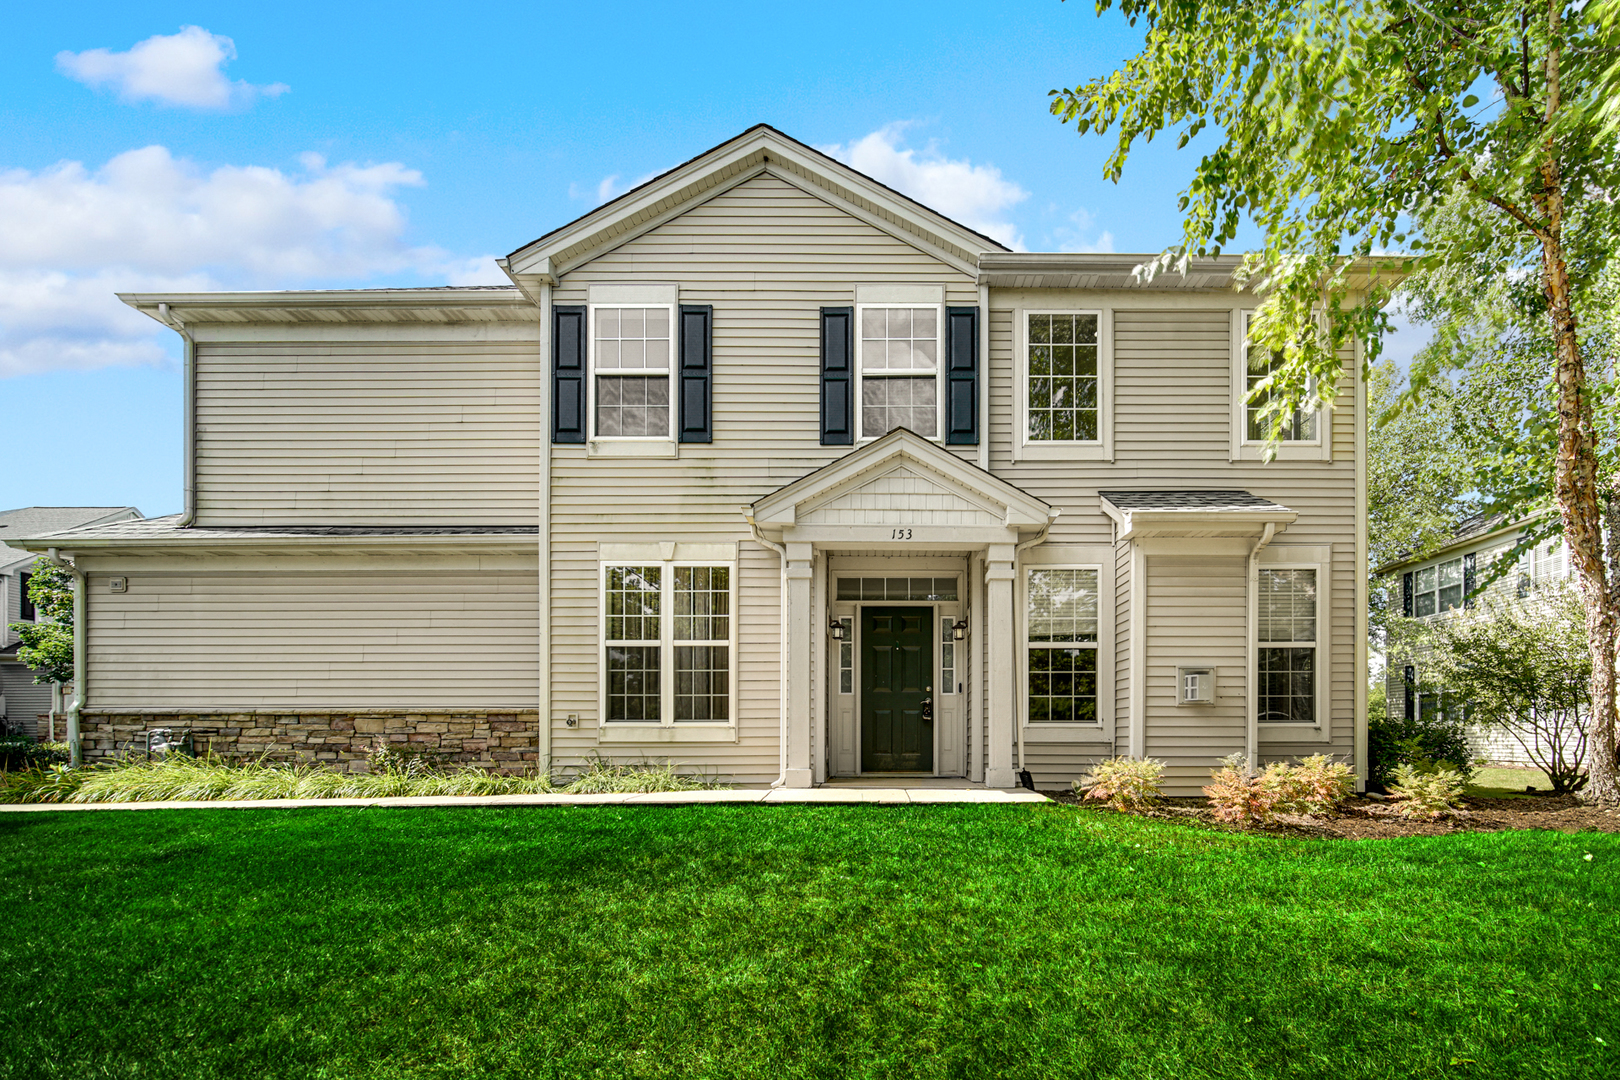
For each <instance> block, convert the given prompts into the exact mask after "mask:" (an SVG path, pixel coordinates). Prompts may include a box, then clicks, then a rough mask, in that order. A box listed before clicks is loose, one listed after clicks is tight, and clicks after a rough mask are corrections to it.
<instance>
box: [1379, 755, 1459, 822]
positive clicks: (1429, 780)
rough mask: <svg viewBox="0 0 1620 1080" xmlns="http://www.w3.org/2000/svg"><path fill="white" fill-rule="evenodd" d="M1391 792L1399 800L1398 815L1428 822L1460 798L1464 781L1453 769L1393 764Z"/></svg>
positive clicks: (1450, 809) (1446, 810)
mask: <svg viewBox="0 0 1620 1080" xmlns="http://www.w3.org/2000/svg"><path fill="white" fill-rule="evenodd" d="M1394 780H1395V782H1394V783H1393V784H1391V785H1390V789H1389V791H1390V794H1391V795H1393V796H1394V797H1395V798H1396V799H1398V800H1400V805H1399V807H1398V809H1399V810H1400V814H1401V817H1403V818H1406V819H1407V820H1408V821H1411V820H1414V819H1416V818H1427V819H1429V820H1430V821H1433V820H1436V819H1438V818H1442V817H1445V816H1447V815H1448V814H1451V813H1452V812H1453V811H1454V810H1456V809H1457V806H1458V804H1459V802H1461V800H1462V793H1463V784H1464V780H1463V778H1462V774H1461V773H1459V772H1457V771H1456V770H1455V769H1445V768H1436V769H1434V770H1432V771H1429V772H1425V771H1423V770H1421V769H1419V768H1418V767H1417V766H1415V765H1410V764H1403V765H1399V766H1396V769H1395V777H1394Z"/></svg>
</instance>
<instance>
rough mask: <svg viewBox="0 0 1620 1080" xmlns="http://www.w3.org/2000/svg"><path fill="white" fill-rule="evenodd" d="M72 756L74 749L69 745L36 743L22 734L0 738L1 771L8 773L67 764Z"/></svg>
mask: <svg viewBox="0 0 1620 1080" xmlns="http://www.w3.org/2000/svg"><path fill="white" fill-rule="evenodd" d="M72 756H73V747H71V746H69V745H68V744H67V743H58V742H46V743H42V742H35V741H34V740H33V739H31V738H29V737H28V736H27V735H20V734H15V735H5V736H0V770H4V771H6V772H14V771H16V770H18V769H42V768H44V767H45V766H47V765H60V764H65V763H66V762H68V761H69V760H71V759H72Z"/></svg>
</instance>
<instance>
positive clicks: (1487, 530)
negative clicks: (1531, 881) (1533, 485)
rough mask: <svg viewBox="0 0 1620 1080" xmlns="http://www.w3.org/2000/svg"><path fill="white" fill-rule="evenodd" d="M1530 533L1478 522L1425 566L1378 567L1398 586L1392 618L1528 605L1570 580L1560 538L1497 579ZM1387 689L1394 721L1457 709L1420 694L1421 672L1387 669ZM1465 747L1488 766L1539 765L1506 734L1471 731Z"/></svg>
mask: <svg viewBox="0 0 1620 1080" xmlns="http://www.w3.org/2000/svg"><path fill="white" fill-rule="evenodd" d="M1528 525H1529V521H1528V520H1526V519H1519V520H1508V519H1507V518H1506V517H1504V516H1503V515H1501V514H1476V515H1475V516H1473V517H1471V518H1468V519H1466V520H1465V521H1463V522H1462V523H1461V524H1460V525H1458V526H1457V529H1456V531H1455V532H1454V533H1453V535H1452V538H1451V540H1450V541H1449V542H1447V543H1446V544H1445V545H1444V546H1442V547H1440V548H1438V549H1436V550H1435V551H1433V552H1430V553H1429V554H1427V555H1425V556H1423V557H1422V558H1421V559H1403V560H1399V561H1396V562H1393V563H1390V564H1388V565H1386V566H1382V567H1379V568H1378V570H1377V573H1379V574H1381V575H1386V576H1389V577H1392V578H1396V579H1398V582H1399V587H1398V588H1396V589H1393V590H1391V599H1390V605H1391V612H1392V613H1394V614H1399V615H1402V616H1404V617H1406V618H1416V619H1424V620H1433V619H1444V618H1446V617H1447V616H1448V615H1449V614H1450V613H1451V612H1453V611H1458V610H1463V609H1466V608H1472V607H1473V606H1474V605H1475V604H1477V603H1480V602H1481V601H1488V599H1490V598H1492V597H1496V598H1504V599H1509V598H1523V597H1526V596H1529V595H1530V594H1531V593H1532V592H1533V591H1534V590H1535V589H1537V588H1539V587H1541V586H1543V585H1547V584H1551V583H1555V582H1560V581H1563V580H1565V579H1567V578H1568V577H1569V570H1570V568H1569V560H1568V558H1567V557H1566V552H1565V549H1564V542H1563V541H1562V540H1561V539H1557V538H1554V539H1552V540H1548V541H1545V542H1543V543H1541V544H1538V545H1536V546H1535V547H1534V548H1531V549H1530V550H1528V551H1525V552H1522V553H1521V554H1519V555H1518V556H1517V557H1516V558H1515V561H1514V564H1513V565H1512V566H1511V567H1509V568H1508V569H1506V570H1505V571H1504V572H1503V573H1501V574H1493V573H1492V571H1493V570H1494V569H1495V567H1496V565H1497V562H1498V560H1500V559H1502V558H1505V557H1508V556H1510V555H1512V553H1513V551H1514V549H1515V548H1517V547H1518V546H1519V543H1520V542H1521V541H1522V540H1523V539H1524V537H1525V529H1526V528H1527V527H1528ZM1384 688H1385V692H1386V701H1387V703H1388V715H1390V716H1392V717H1406V718H1408V719H1412V718H1416V717H1419V716H1433V715H1436V714H1440V713H1443V712H1444V711H1445V710H1446V709H1447V708H1450V707H1454V706H1453V703H1452V702H1451V700H1450V696H1449V695H1447V694H1446V693H1444V692H1443V691H1438V690H1434V689H1432V688H1425V687H1424V686H1423V673H1422V672H1421V671H1420V670H1419V668H1418V665H1417V664H1412V663H1392V664H1389V665H1387V666H1386V667H1385V671H1384ZM1467 740H1468V747H1469V750H1470V751H1471V752H1472V753H1473V754H1474V755H1475V756H1476V757H1480V758H1484V759H1485V760H1487V761H1491V762H1496V763H1499V764H1503V765H1531V764H1534V763H1533V762H1532V761H1531V760H1530V756H1529V755H1528V754H1527V753H1526V752H1525V750H1524V747H1523V745H1522V744H1521V743H1520V742H1519V741H1518V740H1517V739H1515V738H1514V737H1513V735H1512V734H1510V733H1509V732H1508V731H1507V730H1506V729H1504V728H1501V727H1495V726H1492V727H1484V726H1473V727H1470V728H1469V729H1468V731H1467Z"/></svg>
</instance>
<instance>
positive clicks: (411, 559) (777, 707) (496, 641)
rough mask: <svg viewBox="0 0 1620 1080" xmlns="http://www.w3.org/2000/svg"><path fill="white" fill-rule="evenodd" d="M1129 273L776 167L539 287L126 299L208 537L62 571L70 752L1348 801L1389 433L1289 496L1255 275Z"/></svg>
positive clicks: (674, 199)
mask: <svg viewBox="0 0 1620 1080" xmlns="http://www.w3.org/2000/svg"><path fill="white" fill-rule="evenodd" d="M1141 261H1142V259H1141V257H1137V256H1128V255H1108V254H1102V255H1099V254H1067V253H1040V254H1032V253H1024V252H1013V251H1009V250H1007V249H1006V248H1005V247H1003V246H1002V245H1001V244H999V243H997V242H996V241H994V240H992V239H990V238H988V237H985V236H982V235H980V234H978V233H976V232H974V231H973V230H971V229H968V228H966V227H964V226H962V225H960V224H958V223H956V222H954V221H952V220H950V219H948V218H947V217H945V216H943V215H941V214H939V213H937V212H935V211H933V210H931V209H929V208H928V207H925V206H922V205H920V204H918V203H916V202H914V201H912V200H911V199H909V198H906V197H905V196H903V195H900V194H898V193H897V192H894V191H892V190H890V189H888V188H886V187H884V186H883V185H882V184H880V183H878V182H876V181H874V180H872V179H871V178H870V177H867V176H864V175H862V174H860V173H858V172H856V171H854V170H853V169H851V168H849V167H848V166H846V165H843V164H841V163H840V162H838V161H835V160H833V159H832V158H830V157H827V156H825V155H823V154H821V153H819V152H817V151H815V150H813V149H811V148H810V147H808V146H805V145H804V144H802V143H799V142H796V141H795V140H793V139H791V138H788V137H787V136H785V135H783V134H781V133H780V132H778V131H776V130H774V129H772V128H770V127H765V126H760V127H755V128H753V129H751V130H749V131H746V132H744V133H743V134H741V135H739V136H737V137H736V138H734V139H731V140H730V141H728V142H726V143H723V144H721V145H720V146H717V147H715V148H714V149H712V150H709V151H707V152H706V153H704V154H702V155H700V156H698V157H696V158H694V159H692V160H691V161H689V162H687V163H685V164H683V165H681V166H679V167H677V168H675V169H673V170H671V171H669V172H667V173H665V174H663V175H661V176H659V177H657V178H655V179H653V180H651V181H648V182H647V183H645V184H643V185H642V186H640V187H638V188H636V189H635V190H633V191H631V192H629V193H627V194H625V195H623V196H621V197H619V198H617V199H615V200H613V201H612V202H609V203H607V204H605V205H603V206H601V207H599V208H597V209H596V210H593V211H592V212H590V213H588V214H586V215H585V216H583V217H581V218H579V219H578V220H576V221H573V222H570V223H568V224H567V225H564V226H562V227H560V228H558V229H555V230H554V231H552V232H549V233H547V234H546V235H544V236H542V237H540V238H539V239H537V240H535V241H533V242H532V243H528V244H525V245H524V246H522V247H519V248H518V249H517V250H516V251H514V252H513V253H512V254H511V255H510V256H508V257H507V258H506V259H505V260H503V261H502V265H503V267H504V269H505V271H506V272H507V274H508V275H509V276H510V278H511V281H512V284H511V286H510V287H487V288H438V289H380V290H361V291H343V292H280V293H277V292H266V293H173V294H140V295H128V296H125V297H124V300H125V301H126V302H127V303H128V304H130V305H131V306H132V307H134V308H136V309H137V310H139V311H142V312H144V313H146V314H148V315H150V316H151V317H152V318H154V319H156V320H158V321H160V322H162V323H163V324H164V325H166V326H168V327H171V328H172V329H174V330H175V332H176V333H177V334H179V335H180V336H181V338H182V339H183V341H184V343H185V356H186V364H185V370H186V373H187V381H186V409H185V415H186V418H187V419H186V424H187V427H186V444H187V451H186V462H187V465H186V469H187V471H186V484H185V488H186V507H187V509H186V511H185V513H184V514H182V515H179V516H174V517H168V518H155V519H151V520H147V521H138V522H120V523H116V524H110V525H99V526H91V527H88V528H83V529H77V530H72V531H70V532H67V533H63V534H61V535H58V536H56V537H51V538H38V539H36V540H34V542H33V544H34V548H33V549H34V550H39V549H40V546H41V545H45V544H50V545H53V546H56V547H57V548H59V549H60V550H61V551H62V552H63V553H64V555H65V556H71V558H72V559H73V561H74V563H75V565H76V566H77V568H78V569H79V570H80V571H82V572H83V573H84V574H85V582H86V589H87V592H86V596H87V613H88V617H87V620H86V627H85V635H86V641H85V644H86V648H84V649H83V650H81V654H82V655H83V656H84V657H85V663H86V668H87V672H86V675H85V679H84V684H83V686H82V690H83V700H82V702H81V703H80V705H79V720H80V725H81V727H80V731H81V734H82V738H83V741H84V747H85V752H86V754H87V755H89V756H91V757H97V756H103V755H107V754H110V753H114V752H115V751H117V750H120V749H122V748H124V747H127V746H129V745H132V744H136V743H138V742H139V740H140V738H141V733H142V732H143V731H144V730H145V729H147V728H151V727H156V726H165V727H169V726H186V727H191V728H192V729H193V730H194V731H195V732H197V734H198V737H199V739H200V740H201V741H203V742H206V743H209V744H211V745H212V746H213V748H214V749H216V750H219V751H221V752H229V753H242V754H249V755H256V754H258V753H261V752H264V751H271V752H276V753H282V754H288V753H292V752H302V753H305V754H307V755H313V757H315V758H316V759H320V760H328V761H333V762H345V761H348V762H359V761H360V760H361V758H362V757H363V754H364V751H365V748H366V747H367V746H368V745H370V744H371V743H372V742H373V741H374V740H377V739H389V740H394V741H398V742H409V743H412V744H415V745H420V746H424V747H430V748H437V749H438V750H439V751H440V752H443V753H446V754H449V755H451V756H453V757H454V758H456V759H458V760H463V761H469V762H477V763H483V764H486V765H494V766H499V767H506V768H518V767H524V766H532V765H534V763H536V762H552V763H554V764H555V765H556V766H557V767H558V768H559V769H561V770H563V771H565V772H566V771H569V770H571V769H573V768H575V767H577V766H579V765H580V764H581V763H583V762H585V761H587V760H589V759H590V758H592V757H593V756H596V755H602V756H606V757H609V758H614V759H619V760H625V759H637V758H641V757H650V758H657V759H664V758H670V759H674V760H676V761H677V762H680V763H683V765H684V766H685V767H688V768H691V769H694V770H701V771H703V772H706V773H707V774H709V775H711V776H714V777H716V778H719V779H722V780H725V781H727V782H732V783H738V784H769V783H783V784H787V785H791V786H796V787H806V786H811V785H816V784H820V783H823V782H826V781H827V780H829V779H836V778H841V777H853V776H859V775H870V774H903V775H906V776H915V775H921V776H946V777H963V778H967V779H968V780H971V781H975V782H982V783H985V784H988V785H990V786H994V787H1010V786H1013V785H1014V784H1015V783H1016V782H1017V774H1018V773H1019V772H1020V771H1023V770H1027V771H1028V772H1029V773H1031V774H1032V776H1033V780H1034V782H1035V783H1036V784H1037V785H1038V786H1042V787H1048V788H1050V787H1054V786H1058V785H1066V784H1068V783H1070V782H1071V781H1072V780H1074V779H1075V778H1076V777H1078V776H1080V775H1081V774H1082V773H1083V772H1084V771H1085V770H1086V768H1087V766H1088V765H1089V764H1091V763H1094V762H1096V761H1097V760H1099V759H1101V758H1104V757H1108V756H1112V755H1115V754H1135V755H1150V756H1153V757H1156V758H1161V759H1164V760H1166V761H1167V762H1168V763H1169V765H1168V769H1167V771H1166V775H1167V778H1168V782H1169V786H1170V790H1173V791H1176V792H1178V793H1185V794H1190V793H1196V791H1197V789H1198V787H1199V785H1200V784H1202V783H1204V782H1205V781H1206V780H1207V778H1208V771H1209V769H1210V767H1211V766H1212V765H1213V763H1214V762H1215V760H1216V759H1217V758H1220V757H1222V756H1223V755H1227V754H1230V753H1233V752H1234V751H1237V752H1247V753H1250V754H1252V755H1254V756H1255V757H1256V758H1265V759H1273V758H1284V757H1291V756H1298V755H1305V754H1310V753H1316V752H1327V753H1332V754H1337V755H1341V756H1343V757H1345V758H1348V759H1352V760H1354V761H1355V762H1356V763H1357V766H1358V768H1360V767H1362V762H1363V758H1364V738H1365V727H1364V723H1363V722H1362V721H1361V720H1359V719H1358V718H1359V717H1362V716H1364V713H1365V710H1364V698H1363V695H1364V692H1365V689H1364V688H1365V686H1366V653H1365V641H1366V633H1365V624H1364V611H1365V606H1366V605H1365V593H1364V578H1365V575H1364V574H1363V573H1362V572H1361V567H1362V565H1363V562H1364V558H1365V556H1364V552H1365V550H1366V549H1365V539H1364V536H1363V525H1362V523H1363V521H1364V519H1365V513H1364V501H1365V485H1364V480H1363V465H1364V462H1363V457H1362V452H1363V447H1364V446H1365V432H1364V426H1365V421H1364V409H1363V390H1362V388H1361V386H1360V385H1359V384H1357V385H1354V386H1347V387H1345V389H1344V392H1343V393H1341V394H1340V395H1339V397H1337V398H1336V399H1335V401H1334V402H1333V404H1332V406H1331V407H1328V408H1324V409H1322V410H1321V411H1320V412H1316V413H1311V414H1302V415H1299V416H1297V417H1295V418H1294V421H1293V423H1292V424H1291V425H1290V430H1289V433H1288V434H1289V438H1288V439H1287V441H1285V442H1284V443H1283V445H1282V446H1281V448H1280V451H1279V453H1278V454H1277V455H1276V459H1275V460H1273V461H1270V462H1267V461H1265V460H1263V453H1262V451H1263V447H1262V445H1261V443H1260V441H1259V439H1258V432H1257V430H1256V423H1255V419H1254V410H1253V408H1252V407H1249V406H1246V405H1245V397H1246V394H1247V392H1248V390H1249V388H1250V386H1251V385H1253V383H1254V381H1255V380H1256V379H1257V378H1259V377H1261V376H1262V375H1263V371H1264V362H1261V361H1257V363H1260V369H1259V373H1258V374H1257V373H1256V372H1253V371H1251V370H1250V365H1249V363H1248V359H1247V358H1248V355H1249V353H1248V350H1247V348H1246V346H1245V333H1246V328H1247V325H1248V318H1249V314H1250V312H1251V311H1252V309H1253V308H1254V307H1255V304H1256V300H1255V297H1254V296H1253V295H1252V294H1250V293H1247V292H1242V291H1236V290H1234V288H1233V271H1234V269H1235V268H1236V267H1237V265H1238V260H1237V259H1236V258H1232V257H1221V258H1216V259H1204V260H1198V261H1195V262H1194V263H1193V264H1192V265H1191V266H1190V267H1189V269H1188V271H1187V272H1186V273H1185V274H1174V273H1172V274H1164V275H1160V276H1158V277H1156V278H1154V279H1153V280H1152V281H1151V282H1144V281H1142V280H1139V279H1138V278H1137V277H1136V276H1135V275H1134V274H1133V269H1134V268H1135V267H1136V266H1137V265H1138V264H1139V263H1140V262H1141ZM1361 280H1362V281H1363V282H1365V280H1366V278H1365V274H1364V275H1363V277H1362V279H1361ZM1346 359H1347V360H1348V361H1351V362H1350V363H1349V364H1348V365H1347V370H1349V371H1352V372H1354V371H1355V370H1357V365H1356V364H1355V363H1354V361H1355V359H1356V358H1355V357H1349V356H1347V358H1346ZM356 767H360V766H358V765H357V766H356Z"/></svg>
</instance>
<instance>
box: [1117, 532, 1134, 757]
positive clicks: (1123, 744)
mask: <svg viewBox="0 0 1620 1080" xmlns="http://www.w3.org/2000/svg"><path fill="white" fill-rule="evenodd" d="M1135 647H1136V642H1135V641H1134V640H1132V638H1131V548H1130V545H1129V544H1116V545H1115V546H1114V753H1115V754H1129V753H1130V752H1131V650H1132V649H1134V648H1135Z"/></svg>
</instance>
